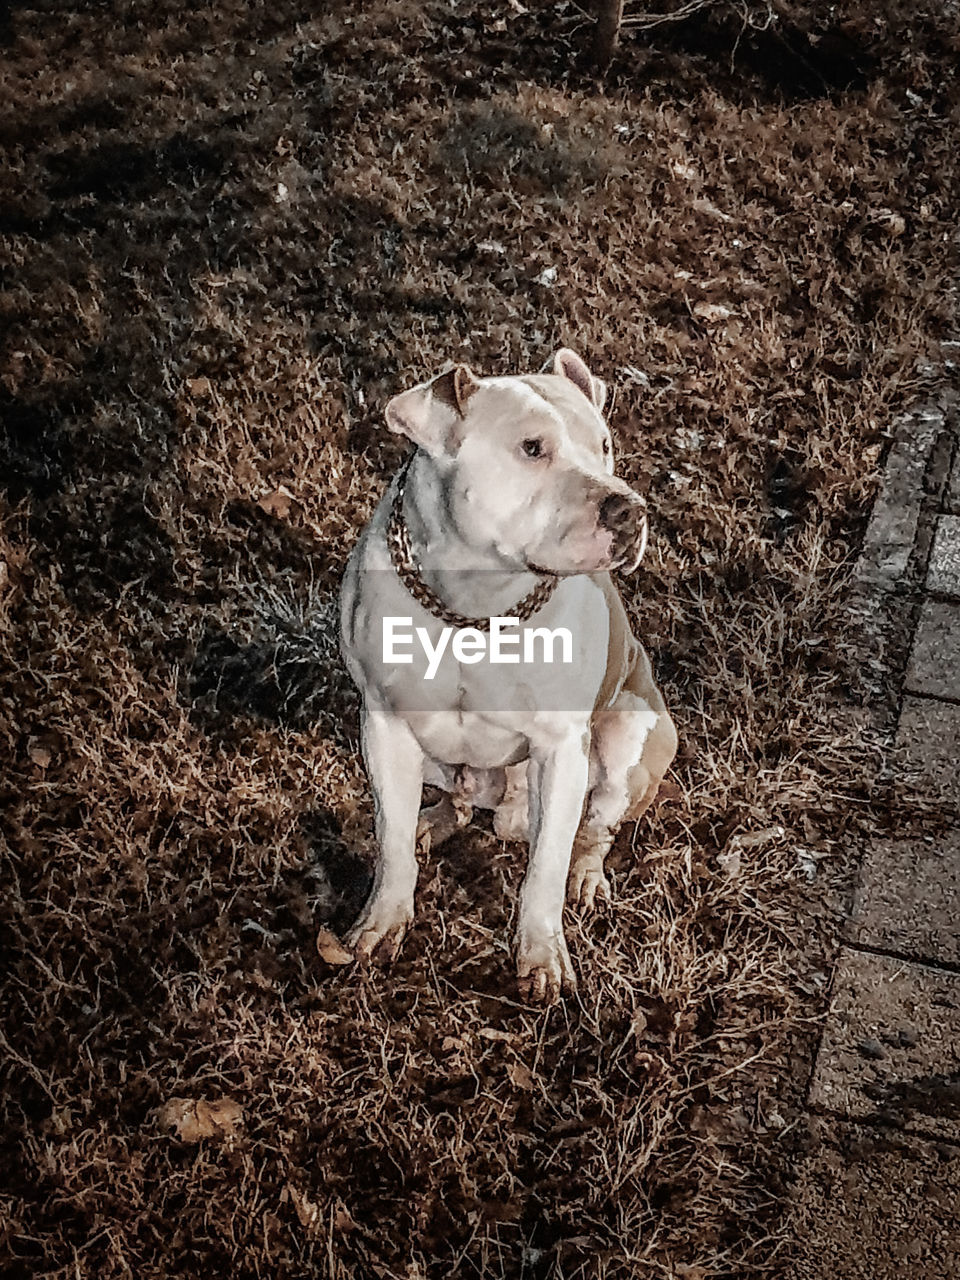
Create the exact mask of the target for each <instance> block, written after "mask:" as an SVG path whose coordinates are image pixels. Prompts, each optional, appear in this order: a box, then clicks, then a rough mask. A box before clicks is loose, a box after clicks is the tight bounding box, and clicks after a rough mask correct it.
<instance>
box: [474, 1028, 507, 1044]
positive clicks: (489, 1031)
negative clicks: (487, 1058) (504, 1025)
mask: <svg viewBox="0 0 960 1280" xmlns="http://www.w3.org/2000/svg"><path fill="white" fill-rule="evenodd" d="M477 1034H478V1035H481V1036H483V1038H484V1040H507V1041H512V1040H514V1039H516V1037H515V1036H514V1034H513V1032H512V1031H501V1030H500V1029H499V1028H498V1027H481V1028H480V1030H479V1032H478V1033H477Z"/></svg>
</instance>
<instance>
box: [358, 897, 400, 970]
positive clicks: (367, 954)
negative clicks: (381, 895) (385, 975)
mask: <svg viewBox="0 0 960 1280" xmlns="http://www.w3.org/2000/svg"><path fill="white" fill-rule="evenodd" d="M412 921H413V903H402V902H377V901H376V900H374V901H371V902H368V903H367V905H366V906H365V907H364V909H363V911H362V912H361V913H360V918H359V919H358V920H357V922H356V924H354V926H353V928H352V929H351V930H350V932H349V933H348V934H347V936H346V938H345V939H344V941H345V943H346V945H347V946H348V947H349V948H350V949H351V951H353V953H354V955H355V956H356V958H357V959H358V960H375V961H377V962H378V963H379V964H389V963H390V962H391V961H392V960H396V958H397V953H398V952H399V950H400V944H401V943H402V942H403V939H404V936H405V934H406V932H407V929H408V928H409V927H410V924H411V923H412Z"/></svg>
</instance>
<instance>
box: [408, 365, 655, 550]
mask: <svg viewBox="0 0 960 1280" xmlns="http://www.w3.org/2000/svg"><path fill="white" fill-rule="evenodd" d="M605 399H606V387H605V385H604V384H603V382H601V381H600V379H599V378H595V377H593V375H592V374H591V373H590V370H589V369H588V368H587V366H586V365H585V364H584V362H583V361H582V360H581V359H580V357H579V356H578V355H575V354H574V352H572V351H568V350H566V349H564V350H561V351H558V352H557V354H556V355H555V356H554V357H553V359H552V361H550V362H549V363H548V365H547V366H546V369H545V370H544V371H543V372H542V373H539V374H525V375H523V376H518V377H505V378H478V377H477V376H476V375H475V374H474V373H473V372H472V371H471V370H470V369H468V368H467V367H466V365H458V366H457V367H456V368H453V369H450V370H448V371H447V372H445V373H442V374H440V375H438V376H437V377H435V378H433V379H431V381H429V382H424V383H421V384H420V385H419V386H416V387H412V388H411V389H410V390H409V391H404V392H402V393H401V394H400V395H398V396H395V397H394V398H393V399H392V400H391V401H390V402H389V404H388V405H387V410H386V417H387V425H388V426H389V427H390V429H391V430H392V431H396V432H399V433H400V434H401V435H405V436H408V437H409V438H410V439H411V440H412V441H413V442H414V443H415V444H416V445H417V446H418V448H420V449H422V450H423V451H424V452H425V453H427V454H428V455H429V456H430V457H431V458H432V459H433V462H434V465H435V470H436V474H437V477H438V479H439V481H440V485H441V492H442V494H443V500H444V503H445V507H446V513H445V514H446V515H447V516H448V517H449V520H450V522H451V524H452V525H453V526H454V528H455V529H456V532H457V534H458V535H459V537H460V538H461V539H462V540H463V541H464V542H466V543H467V544H468V545H470V546H475V547H477V548H482V549H488V548H490V547H493V548H495V550H496V551H497V552H498V553H499V555H500V556H501V557H502V558H503V559H505V560H507V561H509V562H511V563H513V564H516V565H517V566H518V567H520V566H523V567H526V568H531V569H540V570H546V571H548V572H550V573H558V574H565V573H588V572H592V571H594V570H600V569H623V570H625V571H627V572H630V571H632V570H633V569H635V568H636V567H637V565H638V564H639V563H640V558H641V556H642V555H643V551H644V547H645V545H646V529H647V522H646V504H645V503H644V501H643V499H642V498H641V497H640V496H639V495H638V494H636V493H634V492H633V490H632V489H630V488H629V487H628V486H627V485H626V484H624V483H623V481H622V480H618V479H617V477H616V476H615V475H614V474H613V444H612V442H611V439H610V432H609V430H608V429H607V424H606V422H605V421H604V419H603V415H602V409H603V405H604V401H605Z"/></svg>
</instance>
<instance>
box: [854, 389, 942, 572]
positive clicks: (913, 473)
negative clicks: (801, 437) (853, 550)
mask: <svg viewBox="0 0 960 1280" xmlns="http://www.w3.org/2000/svg"><path fill="white" fill-rule="evenodd" d="M944 421H945V419H944V413H943V410H942V408H940V407H938V406H936V405H925V406H922V407H920V408H918V409H916V410H915V411H914V412H913V413H910V414H907V415H905V416H904V417H903V418H901V419H900V421H899V423H898V425H897V439H896V440H895V442H894V445H893V448H892V449H891V450H890V456H889V458H888V459H887V465H886V467H885V469H884V474H883V483H882V486H881V489H880V493H879V495H878V496H877V500H876V502H875V504H874V508H873V514H872V516H871V517H870V524H869V526H868V528H867V533H866V537H865V539H864V545H863V552H862V553H861V556H860V559H859V561H858V562H857V569H856V574H857V578H858V579H859V581H860V582H863V583H872V584H874V585H875V586H878V587H881V588H890V587H893V586H895V585H896V584H897V583H898V582H899V581H900V579H901V578H902V577H903V575H904V573H905V572H906V569H907V565H908V564H909V563H910V556H911V555H912V553H913V544H914V541H915V539H916V536H917V523H918V521H919V518H920V510H921V506H922V503H923V478H924V475H925V474H926V469H927V463H928V461H929V458H930V453H931V451H932V449H933V445H934V441H935V440H936V439H937V436H938V434H939V433H940V432H941V431H942V430H943V426H944Z"/></svg>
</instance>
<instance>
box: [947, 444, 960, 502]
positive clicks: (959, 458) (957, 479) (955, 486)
mask: <svg viewBox="0 0 960 1280" xmlns="http://www.w3.org/2000/svg"><path fill="white" fill-rule="evenodd" d="M943 509H944V511H949V512H950V513H951V514H952V515H955V516H960V449H958V450H957V455H956V457H955V458H954V460H953V470H952V471H951V472H950V480H949V483H948V484H947V496H946V498H945V499H944V503H943Z"/></svg>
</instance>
